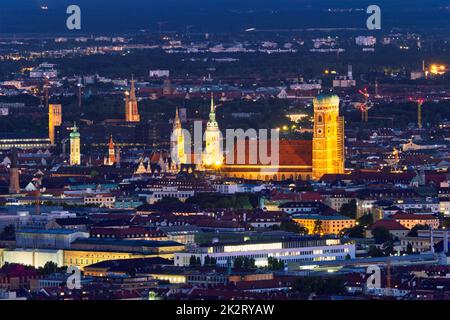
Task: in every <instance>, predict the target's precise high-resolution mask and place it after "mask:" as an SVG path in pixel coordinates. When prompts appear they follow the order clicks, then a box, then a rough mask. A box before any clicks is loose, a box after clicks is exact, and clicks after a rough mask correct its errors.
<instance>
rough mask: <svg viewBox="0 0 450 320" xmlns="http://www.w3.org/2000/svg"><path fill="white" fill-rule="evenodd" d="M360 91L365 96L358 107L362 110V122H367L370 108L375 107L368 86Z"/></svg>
mask: <svg viewBox="0 0 450 320" xmlns="http://www.w3.org/2000/svg"><path fill="white" fill-rule="evenodd" d="M358 93H359V94H361V95H362V96H363V97H364V102H362V103H359V104H358V108H359V110H360V111H361V122H365V123H367V122H368V121H369V110H370V109H371V108H372V107H373V103H372V101H371V100H370V94H369V92H368V90H367V88H364V90H359V91H358Z"/></svg>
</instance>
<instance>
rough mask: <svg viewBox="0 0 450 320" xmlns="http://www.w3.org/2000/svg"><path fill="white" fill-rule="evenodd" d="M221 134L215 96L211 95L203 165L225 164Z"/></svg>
mask: <svg viewBox="0 0 450 320" xmlns="http://www.w3.org/2000/svg"><path fill="white" fill-rule="evenodd" d="M221 136H222V135H221V132H220V129H219V125H218V123H217V121H216V109H215V106H214V95H213V94H211V110H210V113H209V121H208V123H207V125H206V131H205V143H206V146H205V152H204V153H203V165H205V166H212V165H221V164H222V163H223V154H222V150H221V149H222V148H221V143H222V141H221Z"/></svg>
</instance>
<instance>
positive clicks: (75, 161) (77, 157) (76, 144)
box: [70, 124, 81, 166]
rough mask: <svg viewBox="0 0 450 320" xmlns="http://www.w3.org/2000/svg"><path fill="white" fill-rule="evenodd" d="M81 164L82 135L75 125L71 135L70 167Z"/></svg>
mask: <svg viewBox="0 0 450 320" xmlns="http://www.w3.org/2000/svg"><path fill="white" fill-rule="evenodd" d="M80 164H81V153H80V133H79V132H78V127H77V125H76V124H74V126H73V128H72V132H71V133H70V165H71V166H79V165H80Z"/></svg>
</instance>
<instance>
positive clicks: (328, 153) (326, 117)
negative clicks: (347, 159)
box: [312, 94, 344, 179]
mask: <svg viewBox="0 0 450 320" xmlns="http://www.w3.org/2000/svg"><path fill="white" fill-rule="evenodd" d="M312 165H313V170H312V171H313V172H312V173H313V178H314V179H320V178H321V177H322V176H323V175H324V174H328V173H329V174H336V173H344V118H343V117H340V116H339V97H338V96H336V95H326V94H321V95H319V96H318V97H317V98H315V99H314V136H313V150H312Z"/></svg>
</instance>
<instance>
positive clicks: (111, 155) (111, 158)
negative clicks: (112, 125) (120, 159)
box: [105, 135, 116, 166]
mask: <svg viewBox="0 0 450 320" xmlns="http://www.w3.org/2000/svg"><path fill="white" fill-rule="evenodd" d="M115 146H116V145H115V143H114V140H113V137H112V135H110V137H109V143H108V158H107V159H106V161H105V164H106V165H109V166H112V165H114V164H115V163H116V149H115Z"/></svg>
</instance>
